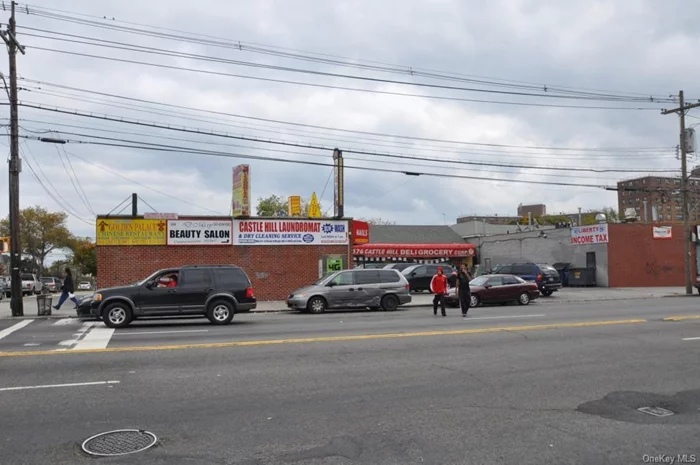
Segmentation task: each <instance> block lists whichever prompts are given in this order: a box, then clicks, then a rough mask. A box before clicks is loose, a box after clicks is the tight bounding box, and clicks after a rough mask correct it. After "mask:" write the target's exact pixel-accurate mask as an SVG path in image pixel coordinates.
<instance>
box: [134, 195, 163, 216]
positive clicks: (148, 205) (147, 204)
mask: <svg viewBox="0 0 700 465" xmlns="http://www.w3.org/2000/svg"><path fill="white" fill-rule="evenodd" d="M136 197H138V198H139V200H141V202H143V203H145V204H146V206H147V207H149V208H150V209H151V210H153V211H154V212H156V213H157V212H158V210H156V209H155V208H153V207H152V206H151V204H150V203H148V202H146V201H145V200H143V198H142V197H141V196H140V195H137V196H136Z"/></svg>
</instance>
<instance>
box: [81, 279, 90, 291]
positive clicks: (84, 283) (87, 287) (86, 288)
mask: <svg viewBox="0 0 700 465" xmlns="http://www.w3.org/2000/svg"><path fill="white" fill-rule="evenodd" d="M90 289H92V284H90V281H81V282H80V284H78V290H79V291H89V290H90Z"/></svg>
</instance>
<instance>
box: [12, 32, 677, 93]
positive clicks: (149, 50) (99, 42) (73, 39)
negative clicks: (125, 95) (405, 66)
mask: <svg viewBox="0 0 700 465" xmlns="http://www.w3.org/2000/svg"><path fill="white" fill-rule="evenodd" d="M22 29H27V30H34V31H40V32H46V33H49V34H60V35H61V36H63V37H50V36H45V35H40V34H32V33H25V35H26V36H29V37H35V38H40V39H47V40H57V41H63V42H70V43H71V44H82V45H90V46H95V47H104V48H110V49H115V50H123V51H129V52H138V53H146V54H154V55H158V56H169V57H175V58H187V59H192V60H199V61H206V62H214V63H220V64H230V65H237V66H247V67H253V68H259V69H267V70H275V71H285V72H291V73H299V74H309V75H314V76H322V77H331V78H341V79H351V80H357V81H362V82H372V83H379V84H393V85H400V86H411V87H418V88H427V89H440V90H448V91H461V92H476V93H486V94H496V95H508V96H517V97H540V98H555V99H566V100H588V101H600V102H635V103H657V101H656V100H654V99H653V98H649V97H644V98H641V97H615V96H607V97H603V96H593V95H571V94H569V95H560V94H556V93H552V92H544V93H533V92H521V91H512V90H494V89H480V88H474V87H458V86H448V85H440V84H430V83H423V82H411V81H399V80H395V79H385V78H377V77H369V76H358V75H350V74H340V73H330V72H323V71H317V70H310V69H302V68H292V67H287V66H279V65H269V64H263V63H255V62H249V61H241V60H231V59H226V58H219V57H212V56H207V55H202V54H196V53H185V52H178V51H174V50H168V49H163V48H157V47H147V46H143V45H139V44H130V43H125V42H117V41H112V40H106V39H99V38H95V37H88V36H81V35H76V34H69V33H65V32H61V33H57V32H55V31H49V30H45V29H38V28H32V27H26V26H24V27H22ZM64 37H65V38H64ZM77 39H84V40H77ZM90 41H92V42H90ZM35 48H40V47H35ZM40 49H42V48H40ZM43 50H48V49H43ZM248 78H249V77H248ZM671 101H672V99H668V98H665V99H663V100H661V102H663V103H670V102H671Z"/></svg>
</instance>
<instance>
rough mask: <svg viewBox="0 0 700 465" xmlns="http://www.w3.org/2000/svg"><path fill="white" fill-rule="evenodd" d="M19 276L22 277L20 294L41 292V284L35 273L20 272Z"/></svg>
mask: <svg viewBox="0 0 700 465" xmlns="http://www.w3.org/2000/svg"><path fill="white" fill-rule="evenodd" d="M20 278H22V294H25V295H31V294H40V293H41V288H42V284H41V281H39V278H37V277H36V275H35V274H31V273H22V274H20Z"/></svg>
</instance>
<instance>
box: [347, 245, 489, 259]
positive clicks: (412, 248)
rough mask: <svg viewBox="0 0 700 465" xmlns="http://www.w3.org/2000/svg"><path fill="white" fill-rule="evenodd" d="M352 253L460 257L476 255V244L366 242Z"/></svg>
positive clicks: (375, 255)
mask: <svg viewBox="0 0 700 465" xmlns="http://www.w3.org/2000/svg"><path fill="white" fill-rule="evenodd" d="M352 254H353V255H356V256H364V257H386V258H401V257H405V258H448V257H449V258H459V257H473V256H475V255H476V246H475V245H474V244H364V245H358V246H356V247H353V248H352Z"/></svg>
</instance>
